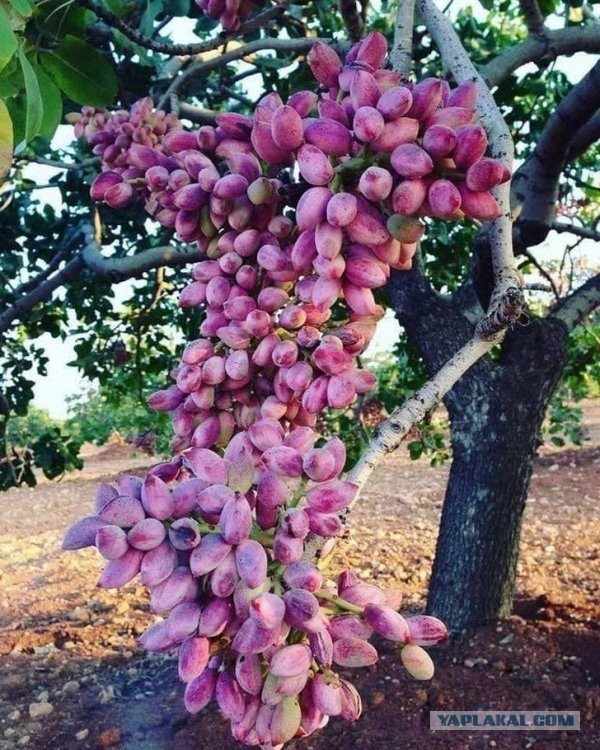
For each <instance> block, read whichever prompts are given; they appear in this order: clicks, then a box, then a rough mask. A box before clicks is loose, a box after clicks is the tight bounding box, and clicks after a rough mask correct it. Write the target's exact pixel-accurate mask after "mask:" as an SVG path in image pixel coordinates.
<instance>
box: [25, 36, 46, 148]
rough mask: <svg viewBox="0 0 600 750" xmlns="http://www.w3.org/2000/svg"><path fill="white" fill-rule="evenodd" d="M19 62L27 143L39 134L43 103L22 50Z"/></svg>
mask: <svg viewBox="0 0 600 750" xmlns="http://www.w3.org/2000/svg"><path fill="white" fill-rule="evenodd" d="M19 61H20V63H21V69H22V70H23V78H24V79H25V94H26V95H27V115H26V118H25V140H26V141H27V142H28V143H29V141H31V140H32V139H33V138H35V136H36V135H37V134H38V133H39V132H40V127H41V125H42V119H43V117H44V103H43V101H42V94H41V92H40V85H39V83H38V80H37V76H36V75H35V71H34V70H33V68H32V67H31V63H30V62H29V60H28V59H27V57H26V55H25V53H24V52H23V50H19Z"/></svg>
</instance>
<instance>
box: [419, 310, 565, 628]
mask: <svg viewBox="0 0 600 750" xmlns="http://www.w3.org/2000/svg"><path fill="white" fill-rule="evenodd" d="M566 338H567V329H566V327H565V326H563V325H562V324H557V323H554V322H551V321H534V322H533V323H532V324H531V325H530V326H528V327H527V328H524V329H520V330H519V331H515V332H513V333H512V334H511V335H510V336H509V337H508V339H507V341H506V344H505V346H504V350H503V353H502V356H501V359H500V360H499V361H498V362H497V363H495V365H494V368H493V370H492V371H491V372H489V373H487V374H485V373H482V372H481V371H479V372H473V373H472V374H469V373H467V375H466V376H465V378H464V379H463V380H461V381H460V383H459V384H457V386H456V387H455V388H454V389H453V392H452V393H451V394H450V395H449V397H448V399H447V400H446V405H447V407H448V410H449V414H450V421H451V426H452V427H451V430H452V438H451V439H452V448H453V457H452V466H451V469H450V476H449V480H448V486H447V490H446V497H445V501H444V507H443V511H442V519H441V524H440V531H439V536H438V542H437V549H436V555H435V561H434V565H433V571H432V576H431V582H430V588H429V598H428V602H427V611H428V612H429V613H430V614H434V615H436V616H438V617H440V618H441V619H443V620H444V621H445V622H446V623H447V624H448V625H449V627H450V628H451V629H452V630H455V631H456V630H460V629H463V628H470V627H475V626H477V625H482V624H484V623H487V622H492V621H494V620H497V619H500V618H502V617H505V616H506V615H508V614H509V613H510V611H511V609H512V602H513V597H514V592H515V580H516V571H517V560H518V554H519V538H520V532H521V522H522V518H523V511H524V509H525V502H526V499H527V492H528V489H529V482H530V479H531V473H532V468H533V460H534V457H535V453H536V451H537V448H538V446H539V444H540V440H539V438H540V428H541V425H542V421H543V419H544V414H545V412H546V407H547V406H548V401H549V400H550V397H551V395H552V393H553V392H554V390H555V388H556V386H557V385H558V382H559V380H560V376H561V374H562V371H563V368H564V364H565V359H566Z"/></svg>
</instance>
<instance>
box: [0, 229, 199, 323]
mask: <svg viewBox="0 0 600 750" xmlns="http://www.w3.org/2000/svg"><path fill="white" fill-rule="evenodd" d="M78 239H82V240H83V241H82V244H83V248H82V250H81V251H80V252H79V253H78V254H77V255H76V256H75V257H74V258H72V259H71V260H70V261H69V262H68V263H67V264H66V265H64V266H63V268H61V269H60V271H58V272H57V273H55V274H54V275H53V276H50V277H49V278H47V279H45V280H43V281H42V282H41V283H38V284H37V286H35V287H34V288H32V289H31V290H30V291H28V292H27V293H26V294H23V295H22V296H21V297H20V298H19V299H17V300H16V301H15V302H14V303H13V304H12V305H11V306H10V307H8V308H6V310H4V312H2V313H0V333H2V332H3V331H6V330H8V328H9V327H10V325H11V324H12V323H13V321H15V320H20V319H23V318H24V317H25V315H27V314H28V313H29V312H30V311H31V310H33V308H34V307H35V306H36V305H38V304H40V303H41V302H45V301H46V300H48V299H50V297H51V296H52V294H53V293H54V292H55V291H56V289H58V288H60V287H61V286H63V285H64V284H67V283H68V282H70V281H74V280H75V279H76V278H77V276H78V275H79V274H80V273H81V271H83V270H86V269H87V270H89V271H92V272H93V273H95V274H96V275H97V276H99V277H100V278H105V279H110V280H111V281H113V282H118V281H124V280H125V279H129V278H132V277H133V276H138V275H139V274H141V273H144V271H148V270H150V269H152V268H160V267H162V266H169V267H174V266H181V265H185V264H186V263H192V262H194V261H197V260H200V259H201V258H202V257H204V253H203V251H201V250H200V249H199V248H198V247H196V246H193V245H189V246H185V247H173V246H171V245H165V246H161V247H151V248H148V249H147V250H143V251H142V252H141V253H137V255H131V256H127V257H124V258H106V257H105V256H103V255H102V253H101V251H100V246H99V244H98V242H97V241H96V239H95V237H94V230H93V227H92V226H91V225H90V224H84V225H83V226H81V225H80V226H78V227H77V228H75V229H72V230H71V231H70V232H69V234H68V236H67V237H65V240H64V245H65V247H66V248H67V249H68V248H69V247H71V246H72V245H73V244H74V243H75V242H76V241H77V240H78ZM46 270H47V269H46ZM45 273H46V272H43V274H42V275H44V274H45ZM34 281H35V282H39V281H40V276H38V277H37V278H36V279H35V280H34Z"/></svg>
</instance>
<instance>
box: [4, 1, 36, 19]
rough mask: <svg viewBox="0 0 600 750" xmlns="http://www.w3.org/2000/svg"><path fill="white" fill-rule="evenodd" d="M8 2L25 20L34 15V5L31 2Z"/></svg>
mask: <svg viewBox="0 0 600 750" xmlns="http://www.w3.org/2000/svg"><path fill="white" fill-rule="evenodd" d="M8 2H9V3H10V4H11V5H12V7H13V8H14V9H15V10H16V11H17V13H19V14H20V15H22V16H23V18H29V17H30V16H31V14H32V13H33V5H32V4H31V3H30V2H29V0H8Z"/></svg>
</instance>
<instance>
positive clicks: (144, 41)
mask: <svg viewBox="0 0 600 750" xmlns="http://www.w3.org/2000/svg"><path fill="white" fill-rule="evenodd" d="M77 2H78V4H79V5H81V6H82V7H84V8H88V10H91V11H92V12H93V13H94V14H95V15H96V16H98V18H101V19H102V20H103V21H104V23H106V24H108V26H110V27H111V28H113V29H116V30H117V31H120V32H121V34H123V36H125V37H127V39H129V40H130V41H132V42H134V43H135V44H139V46H140V47H144V48H145V49H149V50H150V51H152V52H158V53H160V54H163V55H171V56H174V55H183V56H193V55H200V54H202V53H203V52H210V51H211V50H213V49H217V48H218V47H220V46H221V44H223V41H225V40H228V39H235V38H236V37H240V36H243V35H244V34H247V33H249V32H250V31H254V30H256V29H257V28H261V27H262V26H264V24H266V23H267V22H268V21H272V20H273V19H275V18H277V17H278V16H279V15H281V14H282V13H283V12H284V11H285V4H283V3H278V4H277V5H275V6H274V7H272V8H269V9H268V10H265V11H264V12H263V13H259V14H258V15H257V16H255V17H254V18H251V19H250V20H249V21H247V22H246V23H244V24H242V26H240V28H239V29H238V30H237V31H236V32H235V33H233V34H222V35H219V37H217V38H216V39H209V40H208V41H206V42H198V43H197V44H172V43H171V42H157V41H155V40H154V39H150V38H149V37H147V36H144V34H142V33H141V32H140V31H139V30H138V29H134V28H133V27H132V26H130V25H129V24H128V23H126V22H125V21H123V19H121V18H119V16H117V15H115V14H114V13H111V11H109V10H107V9H106V8H104V7H102V6H101V5H99V4H98V3H96V2H94V0H77Z"/></svg>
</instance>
